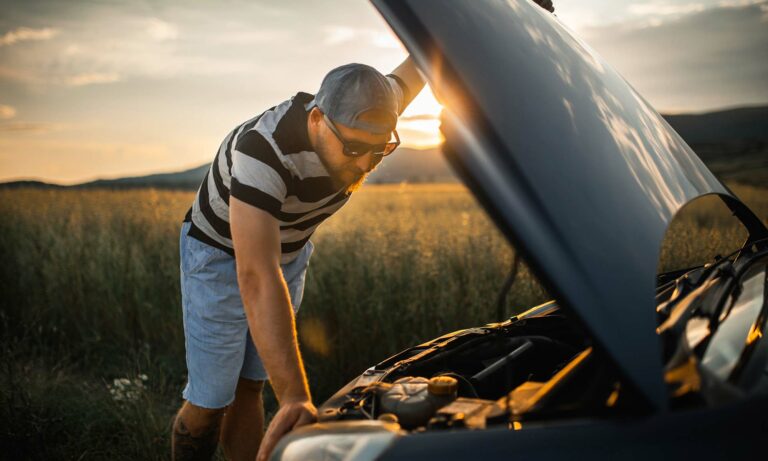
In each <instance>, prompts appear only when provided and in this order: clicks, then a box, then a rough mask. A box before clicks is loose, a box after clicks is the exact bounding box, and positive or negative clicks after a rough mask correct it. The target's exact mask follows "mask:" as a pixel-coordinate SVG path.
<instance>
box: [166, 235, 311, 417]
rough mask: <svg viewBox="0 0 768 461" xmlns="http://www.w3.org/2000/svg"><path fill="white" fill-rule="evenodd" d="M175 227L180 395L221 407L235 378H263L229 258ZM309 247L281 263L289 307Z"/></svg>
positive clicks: (298, 291)
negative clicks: (183, 376)
mask: <svg viewBox="0 0 768 461" xmlns="http://www.w3.org/2000/svg"><path fill="white" fill-rule="evenodd" d="M189 227H190V223H188V222H185V223H184V224H183V225H182V227H181V236H180V238H179V251H180V254H181V263H180V269H181V304H182V309H183V318H184V343H185V347H186V358H187V385H186V387H185V388H184V392H183V394H182V395H183V397H184V399H186V400H188V401H189V402H190V403H192V404H194V405H196V406H198V407H203V408H223V407H225V406H227V405H229V404H230V403H232V401H233V400H234V398H235V388H236V387H237V381H238V378H245V379H250V380H256V381H261V380H266V379H267V372H266V370H265V369H264V365H263V364H262V363H261V358H259V354H258V353H257V352H256V347H255V346H254V344H253V340H252V339H251V335H250V332H249V330H248V322H247V320H246V317H245V311H244V310H243V302H242V300H241V299H240V288H239V287H238V285H237V271H236V269H235V258H234V257H232V256H230V255H229V254H227V253H226V252H224V251H222V250H220V249H218V248H215V247H213V246H210V245H208V244H206V243H203V242H201V241H199V240H197V239H195V238H194V237H189V236H188V235H187V232H188V231H189ZM313 250H314V247H313V245H312V242H307V244H306V245H304V248H303V249H302V250H301V252H300V253H299V255H298V257H296V259H294V260H293V261H291V262H289V263H287V264H283V265H281V266H280V267H281V269H282V271H283V277H284V278H285V281H286V283H287V284H288V291H289V292H290V296H291V304H293V310H294V312H298V310H299V305H300V304H301V298H302V296H303V294H304V279H305V276H306V271H307V266H308V265H309V258H310V256H311V255H312V251H313Z"/></svg>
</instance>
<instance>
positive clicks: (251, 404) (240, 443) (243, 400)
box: [220, 378, 264, 461]
mask: <svg viewBox="0 0 768 461" xmlns="http://www.w3.org/2000/svg"><path fill="white" fill-rule="evenodd" d="M263 389H264V381H253V380H250V379H245V378H240V380H239V381H238V382H237V390H236V391H235V401H234V402H232V404H231V405H230V406H229V408H227V412H226V413H225V415H224V419H223V421H222V423H221V436H220V441H221V446H222V447H223V448H224V454H225V455H226V456H227V459H229V460H232V461H240V460H248V461H253V460H254V459H255V458H256V453H258V451H259V445H260V444H261V438H262V437H263V436H264V403H263V401H262V397H261V393H262V390H263Z"/></svg>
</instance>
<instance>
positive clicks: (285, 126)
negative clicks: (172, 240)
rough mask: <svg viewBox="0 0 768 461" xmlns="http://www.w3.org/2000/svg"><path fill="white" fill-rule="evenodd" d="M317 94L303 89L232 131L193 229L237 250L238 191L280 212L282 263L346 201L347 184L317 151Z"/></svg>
mask: <svg viewBox="0 0 768 461" xmlns="http://www.w3.org/2000/svg"><path fill="white" fill-rule="evenodd" d="M312 98H313V96H312V95H310V94H307V93H298V94H297V95H296V96H294V97H293V98H291V99H289V100H287V101H285V102H283V103H281V104H279V105H277V106H275V107H273V108H271V109H269V110H267V111H266V112H264V113H263V114H261V115H259V116H258V117H255V118H253V119H251V120H248V121H247V122H245V123H243V124H242V125H240V126H238V127H237V128H235V129H234V130H233V131H232V132H231V133H229V135H227V137H226V138H225V139H224V141H223V142H222V144H221V147H220V148H219V151H218V153H217V154H216V157H215V158H214V160H213V163H212V164H211V168H210V169H209V171H208V174H207V175H206V177H205V179H204V180H203V183H202V184H201V185H200V189H199V190H198V192H197V196H196V197H195V201H194V203H193V204H192V208H191V209H190V211H189V212H188V214H187V220H190V221H191V222H192V226H191V229H190V235H191V236H193V237H195V238H197V239H199V240H202V241H204V242H206V243H208V244H210V245H213V246H215V247H217V248H220V249H223V250H224V251H227V252H228V253H230V254H233V250H232V234H231V231H230V228H229V197H230V195H232V196H234V197H236V198H237V199H238V200H242V201H244V202H246V203H248V204H250V205H253V206H255V207H258V208H260V209H263V210H265V211H267V212H269V213H270V214H271V215H272V216H274V217H275V218H277V220H278V221H279V223H280V241H281V245H282V259H281V263H287V262H289V261H292V260H293V259H294V258H295V257H296V256H297V255H298V253H299V251H300V250H301V249H302V248H303V247H304V245H305V244H306V243H307V241H308V240H309V238H310V237H311V236H312V233H313V232H314V231H315V229H316V228H317V226H318V225H319V224H320V223H321V222H323V221H324V220H325V219H326V218H328V217H330V216H331V215H332V214H333V213H334V212H336V211H337V210H338V209H339V208H341V207H342V206H343V205H344V203H346V202H347V200H348V199H349V197H348V195H347V194H346V192H345V190H344V189H342V190H335V189H334V188H333V184H332V181H331V178H330V176H329V175H328V171H327V170H326V169H325V167H324V166H323V164H322V162H321V161H320V159H319V157H318V156H317V154H316V153H315V152H314V151H312V147H311V144H310V142H309V135H308V134H307V125H306V123H307V112H306V110H305V105H306V104H307V103H309V102H310V101H312Z"/></svg>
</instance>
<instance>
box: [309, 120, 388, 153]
mask: <svg viewBox="0 0 768 461" xmlns="http://www.w3.org/2000/svg"><path fill="white" fill-rule="evenodd" d="M323 120H325V124H326V125H328V128H330V129H331V131H333V134H334V135H336V138H337V139H338V140H339V141H341V144H342V145H343V146H344V155H348V156H350V157H359V156H362V155H365V154H367V153H368V152H371V153H373V155H381V156H382V157H383V156H385V155H389V154H391V153H392V152H394V150H395V149H397V146H399V145H400V136H398V135H397V130H392V133H393V134H394V135H395V140H394V141H393V142H385V143H382V144H368V143H365V142H357V141H347V140H345V139H344V138H343V137H342V136H341V133H339V129H338V128H336V125H334V124H333V122H332V121H331V119H329V118H328V116H327V115H325V114H323Z"/></svg>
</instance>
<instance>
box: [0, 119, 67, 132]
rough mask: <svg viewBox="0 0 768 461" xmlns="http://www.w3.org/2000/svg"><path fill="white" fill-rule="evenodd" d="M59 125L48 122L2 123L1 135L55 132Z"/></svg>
mask: <svg viewBox="0 0 768 461" xmlns="http://www.w3.org/2000/svg"><path fill="white" fill-rule="evenodd" d="M58 128H59V125H56V124H54V123H46V122H21V121H19V122H2V123H0V133H32V134H41V133H48V132H51V131H54V130H56V129H58Z"/></svg>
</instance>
